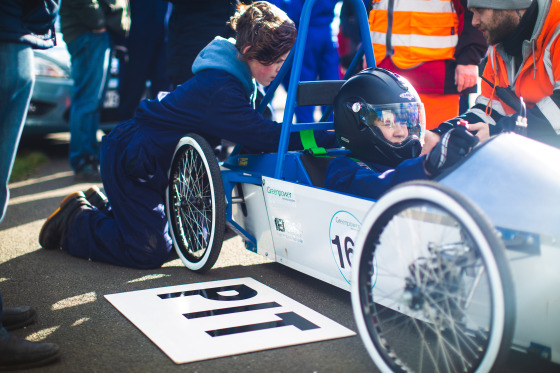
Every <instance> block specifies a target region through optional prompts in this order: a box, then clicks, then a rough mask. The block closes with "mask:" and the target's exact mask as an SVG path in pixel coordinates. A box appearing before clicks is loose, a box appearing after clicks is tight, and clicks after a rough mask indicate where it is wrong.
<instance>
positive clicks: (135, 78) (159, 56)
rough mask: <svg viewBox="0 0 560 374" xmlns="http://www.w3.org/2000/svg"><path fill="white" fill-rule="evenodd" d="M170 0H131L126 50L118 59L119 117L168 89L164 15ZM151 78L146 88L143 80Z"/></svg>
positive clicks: (165, 21)
mask: <svg viewBox="0 0 560 374" xmlns="http://www.w3.org/2000/svg"><path fill="white" fill-rule="evenodd" d="M169 8H170V4H169V3H168V2H167V1H165V0H130V19H131V22H130V32H129V34H128V38H127V39H126V42H125V47H126V51H124V53H123V56H122V58H120V59H119V97H120V104H119V120H120V121H121V122H122V121H125V120H127V119H130V118H132V117H134V112H135V111H136V108H137V107H138V104H139V103H140V100H142V99H143V98H144V94H146V97H147V98H148V99H155V98H156V96H157V94H158V92H160V91H169V89H170V88H171V83H170V82H169V79H168V78H167V72H166V57H165V53H166V49H167V18H168V9H169ZM148 81H149V82H150V87H149V90H148V92H146V82H148Z"/></svg>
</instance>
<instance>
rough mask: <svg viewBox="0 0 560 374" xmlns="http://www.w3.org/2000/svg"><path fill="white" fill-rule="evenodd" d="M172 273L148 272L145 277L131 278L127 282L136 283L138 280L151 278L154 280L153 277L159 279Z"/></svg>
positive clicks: (142, 280)
mask: <svg viewBox="0 0 560 374" xmlns="http://www.w3.org/2000/svg"><path fill="white" fill-rule="evenodd" d="M170 276H171V275H170V274H148V275H146V276H144V277H141V278H136V279H132V280H129V281H128V282H126V283H136V282H144V281H149V280H153V279H159V278H165V277H170Z"/></svg>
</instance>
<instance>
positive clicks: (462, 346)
mask: <svg viewBox="0 0 560 374" xmlns="http://www.w3.org/2000/svg"><path fill="white" fill-rule="evenodd" d="M355 250H356V252H355V254H354V256H355V257H354V259H355V260H354V261H355V265H354V268H353V269H352V271H353V274H352V306H353V310H354V316H355V318H356V323H357V325H358V330H359V333H360V336H361V338H362V340H363V342H364V345H365V346H366V348H367V350H368V352H369V353H370V356H371V357H372V359H373V360H374V362H375V364H376V365H377V366H378V368H379V369H380V370H382V371H393V372H403V371H405V372H459V371H461V372H465V371H467V372H472V371H482V372H488V371H490V370H491V369H492V367H494V365H495V364H496V363H497V362H501V361H502V360H503V359H504V358H505V357H506V356H507V352H508V351H509V349H510V346H511V341H512V337H513V331H514V324H515V294H514V289H513V282H512V277H511V272H510V269H509V264H508V260H507V258H506V254H505V247H504V244H503V242H502V241H501V240H500V239H499V238H498V237H497V236H496V232H495V230H494V228H493V225H492V224H491V223H490V222H489V221H488V219H487V218H486V216H485V215H484V214H483V213H482V212H481V211H480V210H479V209H478V208H476V207H475V206H474V205H473V204H472V203H470V201H468V200H467V199H466V198H464V197H462V196H461V195H459V194H458V193H456V192H454V191H453V190H451V189H449V188H447V187H445V186H442V185H439V184H436V183H434V182H425V183H424V182H413V183H408V184H403V185H401V186H399V187H397V188H395V189H393V190H392V191H390V192H389V193H388V194H386V195H385V196H383V197H382V198H381V199H380V200H379V201H378V202H377V203H376V204H375V205H374V206H373V207H372V209H371V210H370V212H369V213H368V214H367V215H366V218H365V219H364V223H363V225H362V230H361V231H360V234H359V235H358V238H357V243H356V247H355Z"/></svg>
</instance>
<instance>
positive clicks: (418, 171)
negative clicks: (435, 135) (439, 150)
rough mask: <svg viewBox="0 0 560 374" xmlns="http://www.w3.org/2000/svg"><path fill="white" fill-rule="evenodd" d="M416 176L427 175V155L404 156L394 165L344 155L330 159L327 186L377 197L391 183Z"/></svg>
mask: <svg viewBox="0 0 560 374" xmlns="http://www.w3.org/2000/svg"><path fill="white" fill-rule="evenodd" d="M417 179H428V176H427V174H426V171H425V169H424V156H422V157H415V158H411V159H408V160H405V161H403V162H401V163H400V164H399V165H397V166H396V167H395V168H390V167H388V166H385V165H380V164H374V163H363V162H356V161H354V160H352V159H351V158H349V157H344V156H343V157H337V158H335V159H334V160H332V161H331V162H330V163H329V167H328V168H327V174H326V177H325V188H328V189H332V190H335V191H340V192H345V193H349V194H352V195H357V196H361V197H367V198H370V199H374V200H377V199H379V197H381V195H383V194H384V193H385V192H386V191H388V190H389V189H390V188H391V187H393V186H395V185H397V184H399V183H403V182H408V181H411V180H417Z"/></svg>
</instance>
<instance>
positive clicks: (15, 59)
mask: <svg viewBox="0 0 560 374" xmlns="http://www.w3.org/2000/svg"><path fill="white" fill-rule="evenodd" d="M58 9H59V1H58V0H44V1H39V0H37V1H34V2H32V3H31V2H28V1H24V0H2V1H1V2H0V67H1V69H0V82H1V84H0V152H2V153H1V154H2V156H1V157H0V180H1V182H0V183H2V185H1V187H0V222H1V221H2V219H3V218H4V214H5V212H6V207H7V205H8V199H9V196H10V194H9V190H8V181H9V179H10V174H11V173H12V167H13V165H14V160H15V157H16V152H17V148H18V145H19V140H20V137H21V132H22V130H23V125H24V123H25V119H26V117H27V109H28V107H29V101H30V100H31V92H32V91H33V85H34V84H35V75H34V74H33V51H32V48H39V49H47V48H52V47H54V46H55V45H56V35H55V29H54V23H55V20H56V17H57V15H58ZM36 316H37V312H36V311H35V309H34V308H32V307H29V306H20V307H12V308H4V307H3V305H2V295H1V294H0V370H2V371H14V370H20V369H25V368H29V367H34V366H40V365H44V364H48V363H50V362H52V361H54V360H56V359H57V358H58V357H59V356H60V349H59V347H58V346H57V345H56V344H52V343H41V342H31V341H28V340H25V339H22V338H20V337H18V336H16V335H13V334H11V333H9V332H8V330H15V329H18V328H22V327H25V326H28V325H30V324H32V323H34V322H35V320H36Z"/></svg>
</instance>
